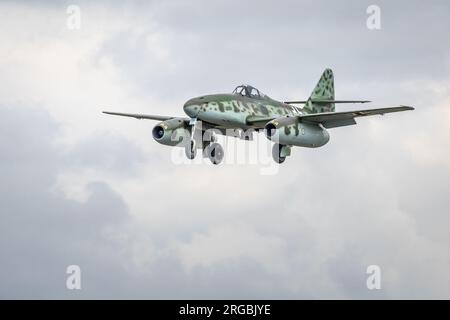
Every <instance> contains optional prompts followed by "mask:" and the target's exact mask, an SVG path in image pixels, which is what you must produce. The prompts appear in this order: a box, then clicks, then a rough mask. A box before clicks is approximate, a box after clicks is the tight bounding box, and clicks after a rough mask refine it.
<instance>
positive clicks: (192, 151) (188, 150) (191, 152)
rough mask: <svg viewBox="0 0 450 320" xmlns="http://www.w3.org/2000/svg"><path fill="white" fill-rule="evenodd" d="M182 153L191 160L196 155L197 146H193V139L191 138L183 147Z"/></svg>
mask: <svg viewBox="0 0 450 320" xmlns="http://www.w3.org/2000/svg"><path fill="white" fill-rule="evenodd" d="M184 153H185V154H186V157H187V158H188V159H189V160H193V159H194V158H195V156H196V155H197V148H195V141H194V140H191V141H190V142H189V143H188V144H187V146H186V147H185V148H184Z"/></svg>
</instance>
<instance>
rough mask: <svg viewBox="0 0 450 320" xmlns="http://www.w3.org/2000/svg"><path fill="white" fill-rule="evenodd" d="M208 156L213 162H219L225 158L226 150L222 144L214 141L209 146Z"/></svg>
mask: <svg viewBox="0 0 450 320" xmlns="http://www.w3.org/2000/svg"><path fill="white" fill-rule="evenodd" d="M207 153H208V158H209V160H211V162H212V163H213V164H219V163H221V162H222V160H223V156H224V154H225V153H224V151H223V148H222V146H221V145H220V144H218V143H212V144H211V145H209V146H208V148H207Z"/></svg>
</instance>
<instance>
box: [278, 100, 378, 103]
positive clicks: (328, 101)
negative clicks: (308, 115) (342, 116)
mask: <svg viewBox="0 0 450 320" xmlns="http://www.w3.org/2000/svg"><path fill="white" fill-rule="evenodd" d="M307 102H308V101H307V100H296V101H285V102H284V103H287V104H306V103H307ZM311 102H312V103H317V104H329V103H369V102H372V101H369V100H326V99H311Z"/></svg>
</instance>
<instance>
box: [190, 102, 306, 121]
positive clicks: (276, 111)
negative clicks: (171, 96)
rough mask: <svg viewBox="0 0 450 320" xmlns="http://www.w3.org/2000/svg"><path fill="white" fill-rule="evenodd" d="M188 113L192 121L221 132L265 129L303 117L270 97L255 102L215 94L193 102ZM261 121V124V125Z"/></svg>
mask: <svg viewBox="0 0 450 320" xmlns="http://www.w3.org/2000/svg"><path fill="white" fill-rule="evenodd" d="M184 111H185V112H186V114H187V115H188V116H189V117H191V118H196V119H198V120H202V121H205V122H207V123H210V124H213V125H215V126H217V127H221V128H242V129H249V128H255V129H259V128H263V127H264V124H265V123H267V122H268V121H269V120H271V119H273V118H279V117H285V116H293V115H299V114H301V113H300V111H299V110H298V108H295V107H293V106H291V105H288V104H285V103H282V102H279V101H276V100H273V99H271V98H269V97H267V96H264V97H260V98H251V97H247V96H242V95H239V94H215V95H206V96H201V97H197V98H193V99H190V100H189V101H187V102H186V103H185V105H184ZM258 120H260V121H258Z"/></svg>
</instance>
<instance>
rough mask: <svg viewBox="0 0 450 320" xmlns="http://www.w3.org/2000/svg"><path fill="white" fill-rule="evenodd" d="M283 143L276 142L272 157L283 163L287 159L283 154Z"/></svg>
mask: <svg viewBox="0 0 450 320" xmlns="http://www.w3.org/2000/svg"><path fill="white" fill-rule="evenodd" d="M282 147H283V146H282V145H281V144H279V143H275V144H274V145H273V147H272V157H273V160H275V162H276V163H283V162H284V160H286V157H282V156H281V150H282Z"/></svg>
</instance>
